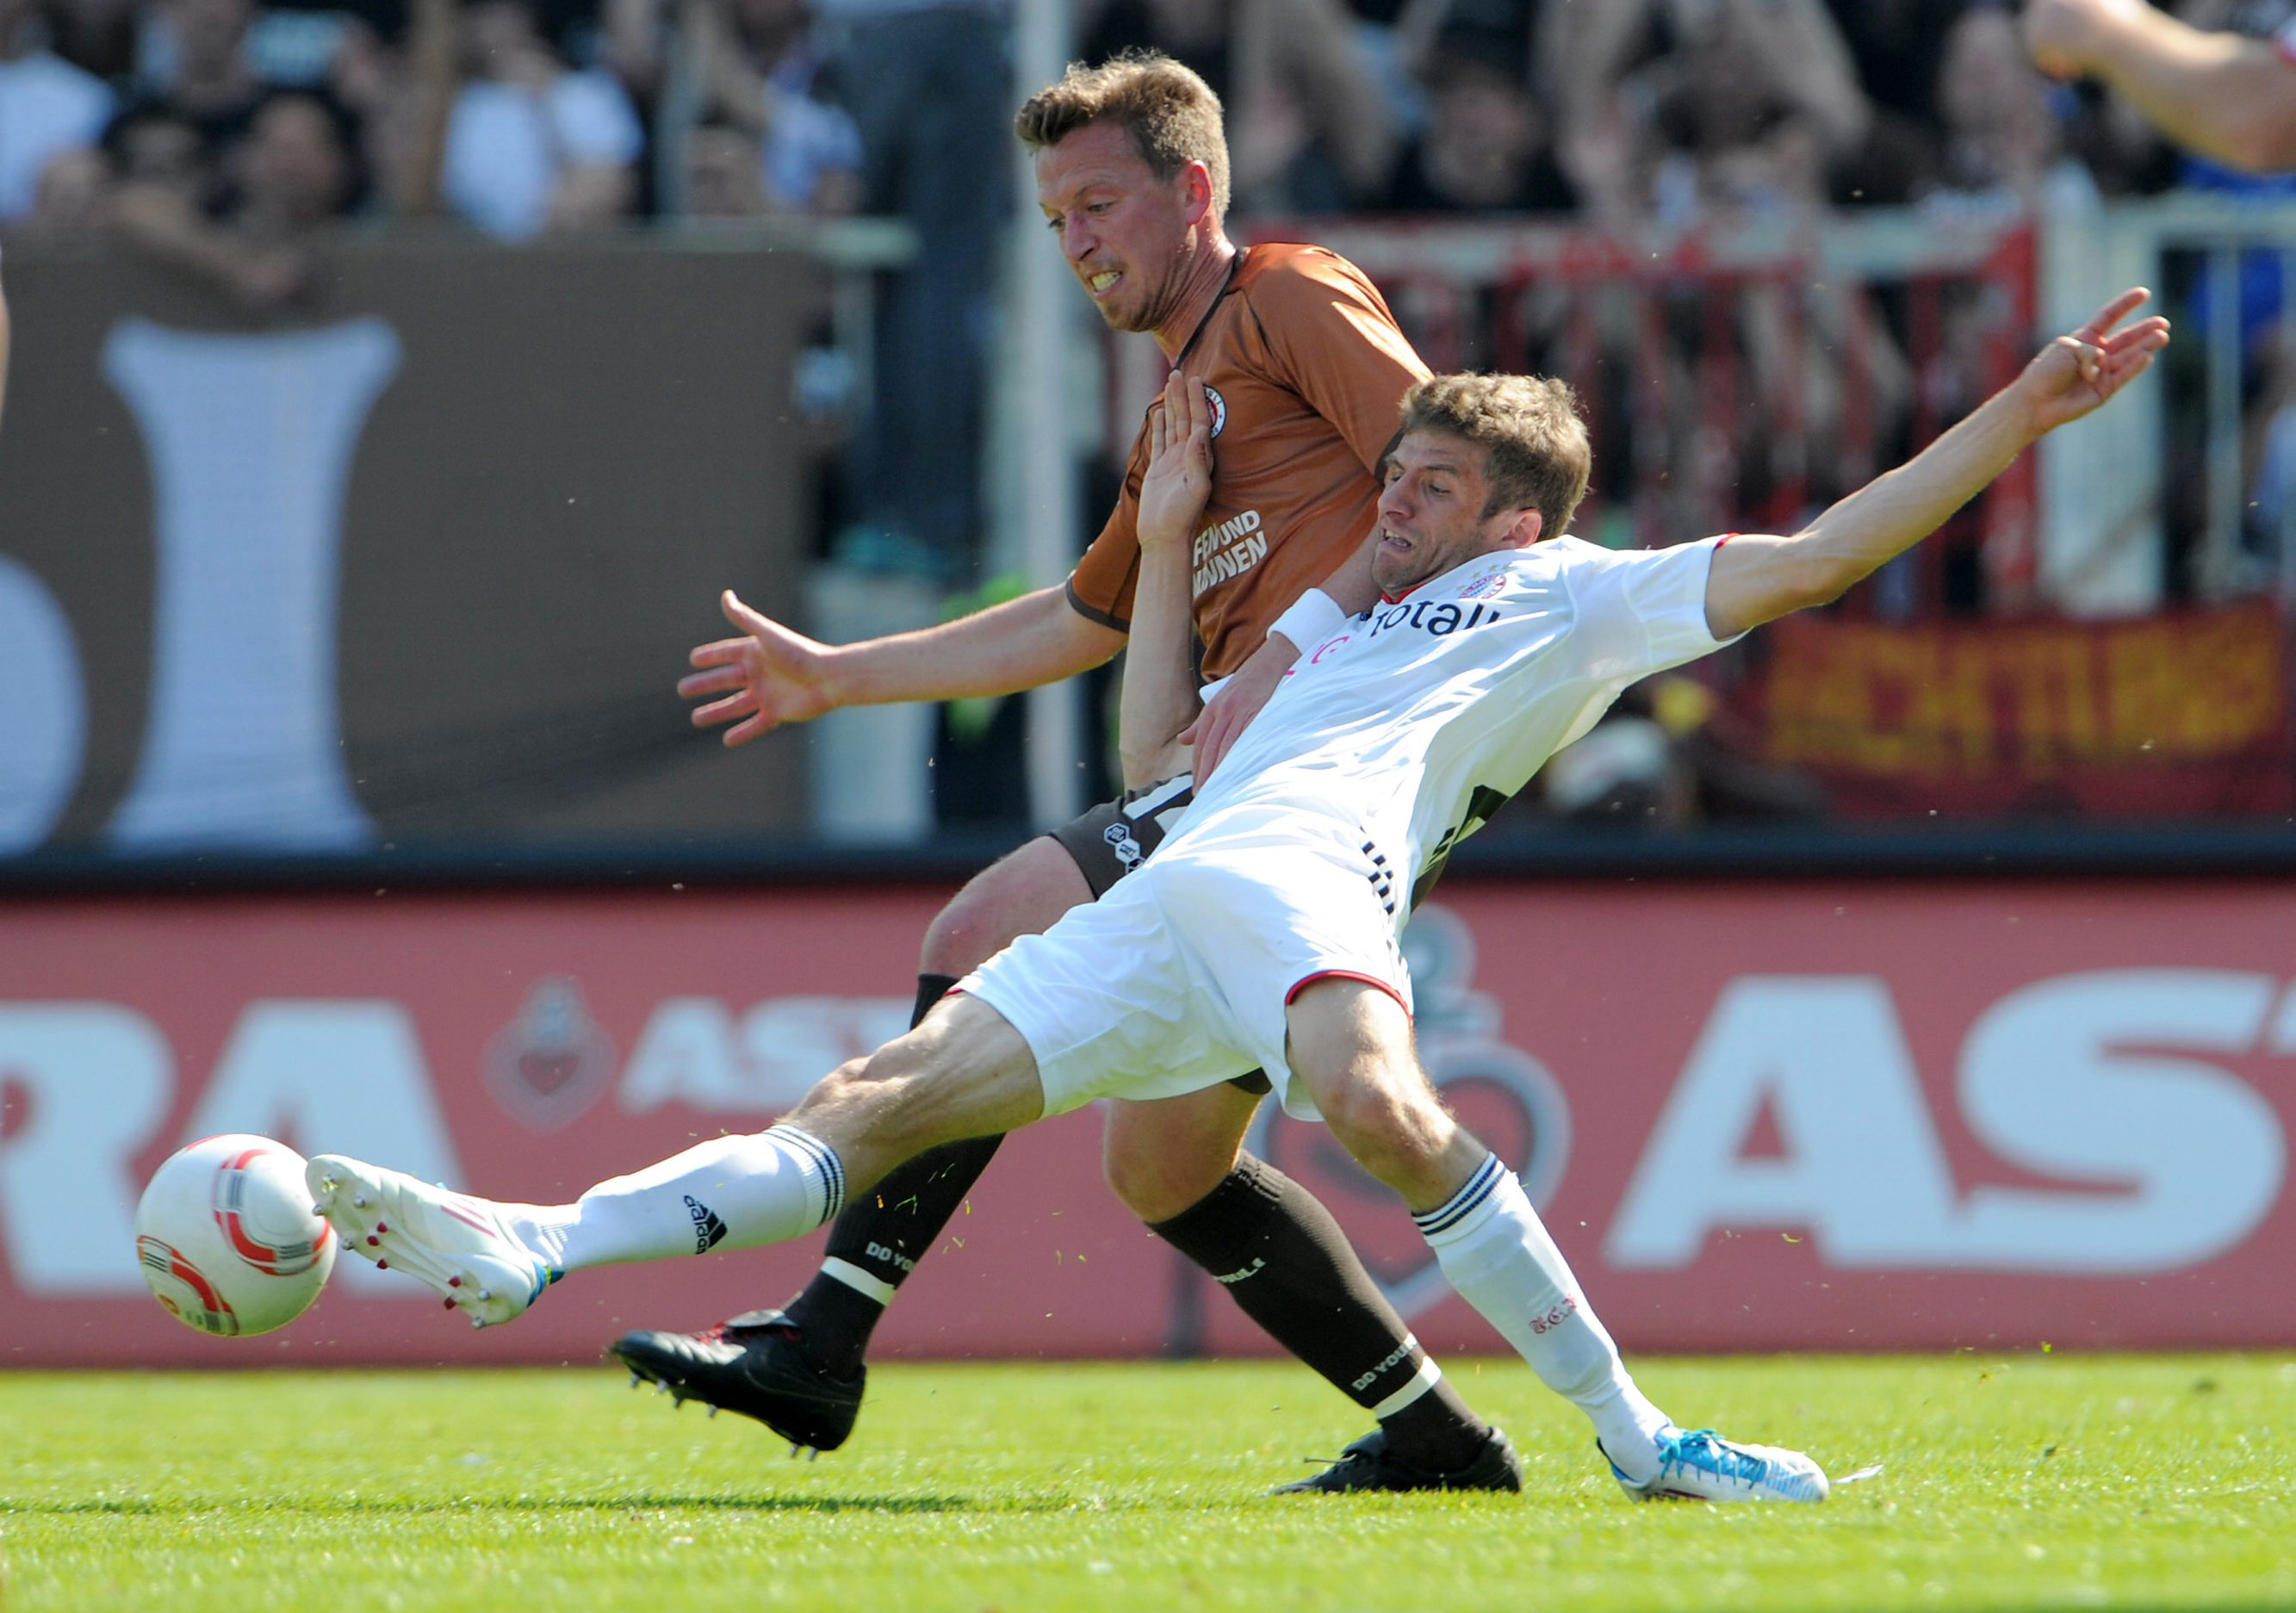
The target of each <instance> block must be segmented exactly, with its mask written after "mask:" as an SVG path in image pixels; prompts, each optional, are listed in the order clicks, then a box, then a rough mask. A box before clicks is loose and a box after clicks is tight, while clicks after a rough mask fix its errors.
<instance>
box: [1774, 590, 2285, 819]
mask: <svg viewBox="0 0 2296 1613" xmlns="http://www.w3.org/2000/svg"><path fill="white" fill-rule="evenodd" d="M2283 646H2284V627H2283V626H2282V623H2281V619H2280V615H2279V612H2278V610H2276V609H2275V607H2274V606H2273V605H2272V604H2271V603H2270V602H2268V601H2254V602H2248V603H2244V604H2240V605H2234V606H2227V607H2223V608H2220V609H2213V610H2187V611H2177V612H2170V613H2168V614H2165V615H2161V616H2149V617H2144V618H2133V619H2130V620H2128V621H2117V622H2074V621H2056V620H2032V621H1998V622H1997V621H1987V622H1956V621H1938V622H1924V623H1918V624H1915V625H1912V626H1888V625H1884V624H1881V623H1876V622H1856V621H1845V620H1841V619H1837V618H1833V617H1824V616H1808V615H1804V616H1795V617H1789V618H1785V619H1784V620H1782V621H1779V622H1777V623H1775V625H1774V626H1772V627H1771V628H1770V630H1769V631H1768V632H1767V634H1766V635H1764V643H1762V645H1761V646H1760V653H1761V655H1762V658H1763V661H1762V670H1761V673H1760V674H1759V675H1758V676H1756V677H1755V678H1753V679H1751V680H1750V681H1749V682H1748V684H1746V685H1745V686H1744V688H1743V691H1742V692H1741V693H1742V698H1743V703H1744V707H1745V710H1746V714H1747V715H1748V716H1750V717H1751V719H1752V722H1753V724H1754V726H1755V727H1756V729H1757V730H1758V732H1759V734H1760V736H1761V745H1762V749H1763V753H1764V755H1765V757H1766V758H1767V760H1769V761H1772V762H1775V763H1779V764H1782V765H1784V766H1792V767H1799V768H1802V769H1805V770H1807V771H1808V772H1810V773H1812V774H1816V775H1817V776H1818V777H1819V778H1821V779H1823V780H1824V781H1825V783H1826V784H1827V785H1828V787H1829V788H1830V789H1831V790H1833V795H1834V798H1835V800H1836V802H1837V804H1838V805H1839V806H1841V809H1842V810H1843V811H1845V812H1848V813H1850V814H1853V815H1866V816H1874V815H1890V816H1919V815H1923V814H1924V813H1928V814H1931V815H1940V816H1962V815H2002V814H2008V813H2033V812H2041V813H2048V814H2054V815H2066V814H2069V813H2072V812H2079V813H2085V814H2091V815H2105V816H2126V815H2184V816H2194V815H2243V814H2259V813H2277V812H2284V811H2286V810H2287V809H2288V807H2289V806H2290V805H2291V803H2292V801H2296V770H2292V766H2291V751H2290V739H2289V719H2288V687H2287V672H2286V668H2285V664H2284V654H2283Z"/></svg>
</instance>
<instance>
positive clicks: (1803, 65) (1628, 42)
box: [0, 0, 2291, 298]
mask: <svg viewBox="0 0 2296 1613" xmlns="http://www.w3.org/2000/svg"><path fill="white" fill-rule="evenodd" d="M2177 9H2178V10H2179V11H2181V12H2185V13H2188V14H2190V15H2192V16H2193V18H2194V20H2198V21H2201V22H2202V23H2204V24H2205V25H2207V26H2210V27H2231V28H2236V29H2243V30H2245V31H2251V32H2262V31H2265V30H2267V29H2269V28H2271V27H2272V26H2274V25H2276V23H2277V22H2278V21H2280V20H2282V19H2283V14H2284V13H2285V12H2288V11H2289V10H2290V9H2291V4H2290V3H2289V0H2184V3H2183V4H2180V5H2179V6H2178V7H2177ZM1001 10H1002V8H1001V7H1000V6H999V5H998V4H996V3H995V0H811V3H808V0H291V3H290V4H277V5H262V4H257V3H256V0H0V222H4V223H6V224H8V225H11V226H12V227H13V228H16V229H21V230H31V231H51V232H63V231H71V230H78V229H85V228H87V227H90V226H92V225H94V224H96V223H97V222H99V221H104V220H109V219H111V218H113V217H118V218H119V220H120V221H121V222H122V223H123V224H124V225H125V226H126V227H127V228H129V229H131V230H133V231H136V232H139V233H141V234H143V235H144V236H146V237H151V238H155V239H160V238H166V237H168V236H169V235H170V233H172V234H173V236H174V238H175V242H176V246H177V248H178V249H179V250H188V249H189V242H188V238H187V236H186V232H188V231H192V230H194V229H195V228H197V227H199V226H203V225H212V226H218V227H220V228H221V229H222V230H223V231H224V232H225V233H226V235H227V236H229V237H233V238H236V239H241V240H244V241H246V242H253V243H257V244H265V243H276V242H279V241H281V240H282V239H283V238H286V237H289V236H291V234H292V233H294V232H295V231H297V230H299V229H300V228H304V227H307V226H308V225H311V224H313V223H315V222H319V221H324V220H327V219H332V218H338V217H346V216H365V215H392V214H401V215H422V214H426V213H440V212H443V213H447V214H451V215H454V216H455V217H460V218H462V219H464V220H467V221H468V222H469V223H470V224H471V225H475V226H476V227H477V228H479V229H481V230H484V231H486V232H488V233H490V234H493V235H495V236H497V237H500V238H502V239H505V240H522V239H526V238H529V237H532V236H535V235H537V234H541V233H548V232H560V231H569V230H579V229H583V228H585V227H588V226H591V225H595V224H597V223H599V222H601V221H604V220H611V219H619V218H623V217H728V216H731V217H742V216H752V215H758V214H765V213H776V212H796V213H812V214H838V213H844V212H850V211H853V210H856V209H868V210H892V209H897V208H898V205H899V199H898V197H897V196H895V195H894V194H892V193H891V192H890V189H889V186H893V185H898V183H899V180H898V175H897V173H896V172H895V171H894V170H895V169H896V168H898V164H899V163H900V161H901V153H900V148H903V147H905V146H906V148H907V149H908V151H909V153H910V155H911V156H913V157H915V158H916V159H917V160H920V161H935V160H938V161H942V162H947V161H964V160H972V161H980V162H983V163H986V164H987V165H988V167H990V168H994V167H996V165H997V164H998V162H999V161H1000V160H1002V158H1003V157H1004V155H1005V148H1004V145H1003V140H1004V137H1005V130H1004V127H1003V126H1004V122H1005V116H1006V113H1007V109H1008V103H1009V102H1010V101H1011V100H1012V99H1013V90H1012V86H1010V85H1009V83H1008V82H1007V77H1008V75H1007V71H1006V69H1005V63H1004V61H1003V43H1004V21H1005V19H1004V18H1003V17H1002V15H1001ZM1074 14H1075V20H1076V24H1077V39H1078V47H1079V49H1078V53H1079V54H1081V55H1083V56H1085V57H1087V58H1088V59H1089V58H1097V57H1099V56H1103V55H1105V54H1107V53H1111V52H1112V51H1115V50H1118V49H1121V48H1123V47H1125V46H1128V45H1154V46H1159V47H1160V48H1163V49H1166V50H1169V51H1170V52H1171V53H1174V54H1176V55H1177V56H1179V57H1180V58H1182V59H1183V60H1185V61H1188V62H1189V63H1190V64H1191V65H1192V66H1194V67H1195V68H1197V69H1198V70H1200V71H1201V72H1202V73H1203V74H1204V75H1205V77H1206V78H1208V79H1210V81H1211V83H1212V84H1213V86H1215V87H1216V88H1218V90H1219V91H1220V92H1221V94H1223V96H1224V97H1225V98H1226V102H1227V104H1228V110H1229V129H1230V135H1231V139H1232V141H1233V143H1234V168H1235V194H1236V203H1237V210H1238V211H1239V213H1243V214H1260V215H1267V214H1285V215H1310V214H1322V213H1332V212H1349V213H1364V212H1394V213H1406V214H1427V213H1456V212H1473V213H1479V214H1488V213H1492V212H1501V213H1506V212H1546V211H1575V212H1578V213H1580V214H1582V215H1585V216H1590V217H1595V218H1601V219H1619V218H1635V217H1652V216H1654V217H1660V218H1663V219H1671V220H1688V219H1693V218H1696V217H1706V216H1711V215H1713V214H1715V213H1717V212H1720V211H1725V210H1730V209H1751V210H1754V211H1756V212H1775V211H1779V210H1782V209H1792V208H1795V207H1801V206H1812V205H1826V204H1831V205H1849V206H1854V205H1857V204H1860V203H1902V202H1908V201H1914V202H1919V201H1929V200H1932V199H1937V200H1940V201H1956V202H1960V203H1974V204H1979V205H1990V204H1995V203H1998V202H2001V201H2013V202H2030V201H2035V200H2037V199H2039V198H2041V197H2044V196H2046V195H2047V194H2049V193H2051V192H2060V193H2064V194H2072V195H2079V194H2084V193H2087V194H2105V195H2111V194H2116V193H2122V192H2131V191H2142V190H2148V189H2156V188H2159V187H2161V185H2164V184H2168V183H2170V182H2171V181H2172V180H2173V179H2174V177H2175V170H2174V167H2173V164H2172V160H2171V159H2170V158H2169V156H2168V154H2167V153H2166V151H2164V148H2162V147H2161V145H2160V143H2158V142H2157V141H2155V140H2154V139H2153V137H2151V136H2150V135H2148V134H2147V133H2146V132H2145V131H2144V128H2143V127H2142V126H2141V125H2139V124H2138V123H2137V122H2136V119H2133V118H2132V117H2129V116H2128V115H2127V114H2125V113H2123V112H2120V111H2117V110H2116V109H2115V108H2114V107H2113V106H2112V104H2111V103H2110V102H2107V101H2105V100H2104V99H2103V97H2101V96H2099V95H2096V94H2095V93H2094V92H2087V91H2084V90H2082V89H2080V88H2078V87H2074V86H2059V85H2054V84H2052V83H2050V82H2049V81H2048V80H2046V79H2045V78H2041V77H2040V76H2039V75H2038V73H2037V72H2036V71H2035V70H2033V68H2032V66H2031V65H2030V61H2028V60H2027V57H2026V55H2025V53H2024V51H2023V49H2022V48H2021V45H2020V42H2019V39H2018V37H2017V33H2016V26H2015V17H2014V13H2013V8H2011V7H2008V6H2005V5H2003V4H1996V3H1992V0H1600V4H1596V3H1595V0H1078V4H1077V5H1076V7H1075V12H1074ZM936 117H938V119H939V121H938V122H937V123H933V122H932V120H933V119H935V118H936ZM920 121H924V122H928V123H932V127H931V130H930V133H929V135H923V136H921V135H919V134H918V133H917V126H918V124H919V123H920ZM959 200H961V201H963V202H964V204H965V205H976V206H977V204H978V201H979V200H980V181H979V179H978V171H976V183H975V184H974V185H973V186H971V187H964V193H963V194H962V195H961V197H960V199H959ZM283 274H284V269H283V265H282V262H281V261H280V260H277V259H274V260H272V261H270V262H269V263H268V264H265V263H264V262H263V261H262V260H261V259H259V258H258V260H256V261H255V262H253V263H250V264H249V265H246V266H242V278H243V280H244V282H245V284H244V288H243V289H244V290H245V291H247V293H248V294H249V295H250V296H252V297H257V298H259V297H260V296H261V295H263V294H264V292H265V291H266V290H267V289H271V288H273V287H274V286H275V283H276V282H277V281H278V280H279V279H280V278H281V277H282V276H283Z"/></svg>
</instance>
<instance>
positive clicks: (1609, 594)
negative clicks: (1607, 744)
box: [1166, 537, 1726, 928]
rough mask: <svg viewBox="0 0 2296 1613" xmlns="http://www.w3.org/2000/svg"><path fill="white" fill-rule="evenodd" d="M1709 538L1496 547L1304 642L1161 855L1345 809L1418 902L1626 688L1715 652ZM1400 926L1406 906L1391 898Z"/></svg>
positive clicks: (1712, 543)
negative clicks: (1320, 639) (1458, 853)
mask: <svg viewBox="0 0 2296 1613" xmlns="http://www.w3.org/2000/svg"><path fill="white" fill-rule="evenodd" d="M1724 541H1726V540H1724V539H1720V538H1709V539H1707V540H1706V541H1704V542H1702V543H1695V544H1682V545H1680V546H1678V547H1677V548H1672V549H1656V550H1650V549H1637V550H1623V551H1621V550H1611V549H1604V548H1601V547H1598V546H1597V545H1595V544H1588V543H1583V542H1581V541H1580V540H1579V539H1578V538H1575V537H1558V538H1554V539H1550V540H1549V541H1547V542H1545V543H1539V544H1532V545H1531V546H1530V547H1529V548H1528V549H1508V550H1502V551H1499V552H1498V553H1493V554H1486V555H1482V556H1480V557H1478V558H1477V559H1475V560H1472V561H1468V562H1467V563H1466V564H1465V565H1463V566H1459V567H1456V568H1455V569H1452V570H1450V571H1447V572H1445V573H1444V574H1443V575H1441V576H1440V577H1433V578H1431V579H1430V580H1428V581H1427V582H1425V583H1423V584H1422V585H1420V586H1419V587H1417V588H1415V589H1414V590H1413V591H1412V592H1411V593H1410V594H1408V595H1406V597H1405V598H1403V599H1400V600H1398V601H1394V602H1382V603H1380V604H1379V605H1377V606H1374V608H1373V609H1372V610H1371V611H1370V612H1369V613H1368V614H1366V615H1365V616H1359V617H1357V618H1354V619H1353V620H1351V621H1350V622H1349V623H1348V625H1347V626H1346V627H1344V628H1343V629H1341V631H1340V632H1339V633H1337V634H1335V635H1333V636H1332V637H1330V638H1328V639H1326V640H1325V641H1324V643H1320V644H1316V645H1314V646H1310V647H1305V648H1303V649H1302V651H1301V653H1300V659H1299V661H1298V663H1297V664H1296V665H1294V666H1293V667H1292V671H1291V672H1290V674H1288V675H1286V676H1285V678H1284V680H1283V684H1282V685H1281V686H1279V687H1278V688H1277V690H1276V692H1275V695H1274V697H1273V698H1271V699H1270V700H1268V702H1267V706H1266V708H1264V709H1262V710H1261V712H1260V713H1259V716H1257V717H1255V718H1253V719H1252V722H1251V726H1249V727H1248V728H1246V729H1245V730H1244V731H1243V734H1242V738H1241V739H1240V740H1238V741H1237V742H1236V746H1235V749H1234V750H1233V751H1232V752H1231V753H1230V754H1229V755H1228V756H1227V757H1226V758H1225V759H1224V760H1223V761H1222V762H1221V763H1220V766H1219V769H1218V772H1216V773H1215V774H1213V775H1212V777H1211V779H1210V782H1207V783H1205V784H1204V785H1202V786H1201V788H1200V789H1199V790H1197V792H1196V798H1195V803H1194V805H1193V806H1191V807H1190V808H1189V810H1188V813H1187V815H1185V817H1183V818H1182V819H1181V820H1180V823H1179V825H1178V828H1177V831H1176V833H1175V835H1174V837H1173V841H1172V842H1168V845H1167V847H1166V849H1167V850H1169V849H1171V848H1172V846H1173V845H1174V844H1176V843H1177V842H1179V841H1182V840H1198V839H1202V838H1203V837H1206V836H1212V835H1218V834H1221V833H1223V832H1226V831H1232V830H1233V829H1234V828H1235V827H1237V825H1238V823H1239V818H1240V816H1242V815H1250V816H1252V817H1259V816H1260V815H1263V814H1264V812H1265V811H1266V809H1267V808H1268V807H1271V806H1273V807H1278V808H1281V809H1283V810H1284V811H1287V812H1313V813H1319V814H1324V815H1332V816H1336V817H1342V818H1347V819H1350V820H1351V821H1352V822H1353V823H1354V824H1355V825H1356V826H1357V827H1359V828H1360V829H1361V830H1362V831H1363V833H1364V836H1365V840H1366V841H1367V842H1369V844H1370V845H1371V846H1372V847H1374V852H1375V855H1379V856H1383V857H1384V858H1385V859H1386V863H1385V866H1387V867H1389V868H1391V869H1394V870H1396V871H1397V872H1398V873H1402V872H1406V871H1407V873H1408V876H1409V880H1410V883H1409V884H1408V885H1407V886H1406V887H1405V888H1403V890H1401V891H1400V892H1398V895H1399V896H1402V897H1409V898H1411V899H1414V900H1415V899H1416V896H1417V894H1418V893H1419V892H1420V891H1422V890H1423V888H1424V887H1425V885H1426V883H1427V882H1428V880H1431V877H1432V876H1433V875H1434V874H1435V873H1436V872H1439V871H1440V869H1441V867H1442V863H1443V859H1444V858H1445V856H1447V855H1448V854H1449V851H1450V848H1451V847H1453V846H1454V845H1456V843H1457V842H1458V841H1459V840H1460V839H1464V837H1465V836H1467V835H1469V834H1472V833H1473V832H1474V831H1476V830H1477V829H1480V827H1482V825H1483V823H1485V822H1486V821H1488V819H1489V817H1490V816H1491V815H1492V814H1493V813H1495V812H1497V810H1498V808H1499V806H1501V805H1502V804H1503V803H1504V802H1505V800H1506V799H1507V798H1509V797H1510V796H1512V795H1513V794H1514V793H1515V791H1517V790H1521V788H1522V787H1523V785H1524V784H1525V783H1526V782H1529V779H1530V776H1531V774H1534V773H1537V772H1538V769H1539V767H1540V766H1543V765H1544V764H1545V763H1546V758H1547V757H1550V756H1553V755H1554V753H1555V752H1556V751H1557V750H1560V749H1562V747H1563V746H1565V745H1567V744H1569V743H1570V741H1572V740H1575V739H1577V738H1578V737H1579V735H1581V734H1583V733H1586V732H1587V730H1588V729H1589V728H1592V727H1593V726H1594V725H1595V722H1596V721H1597V720H1598V719H1599V718H1600V717H1601V716H1602V715H1603V712H1605V711H1607V710H1608V709H1610V708H1611V703H1612V702H1613V701H1615V700H1617V699H1618V698H1619V695H1620V692H1622V691H1623V690H1625V688H1626V687H1627V685H1628V684H1632V683H1635V682H1636V681H1637V680H1638V679H1641V678H1644V677H1647V676H1649V675H1651V674H1652V673H1653V672H1659V671H1662V670H1664V669H1665V668H1667V667H1676V666H1679V665H1681V664H1682V663H1683V662H1685V661H1688V660H1694V659H1697V658H1698V657H1700V656H1702V655H1705V654H1707V653H1708V652H1710V651H1713V650H1716V649H1718V648H1719V647H1720V645H1719V643H1718V641H1717V640H1716V639H1715V637H1714V635H1712V634H1711V633H1710V632H1708V631H1707V627H1706V577H1707V573H1708V571H1709V570H1710V568H1711V566H1712V564H1713V555H1714V551H1715V549H1716V547H1717V546H1718V544H1721V543H1722V542H1724ZM1390 913H1391V914H1392V915H1393V917H1394V918H1395V921H1396V923H1397V925H1398V928H1399V927H1400V926H1401V923H1402V921H1403V919H1404V918H1405V917H1406V915H1407V913H1408V903H1407V902H1405V901H1398V902H1395V903H1392V904H1390Z"/></svg>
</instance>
